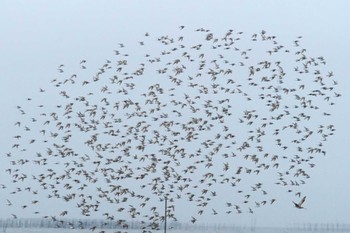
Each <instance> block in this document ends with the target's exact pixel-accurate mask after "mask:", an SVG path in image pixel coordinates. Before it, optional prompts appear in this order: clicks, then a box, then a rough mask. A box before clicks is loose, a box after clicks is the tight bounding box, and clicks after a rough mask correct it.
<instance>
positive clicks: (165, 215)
mask: <svg viewBox="0 0 350 233" xmlns="http://www.w3.org/2000/svg"><path fill="white" fill-rule="evenodd" d="M167 201H168V200H167V197H166V196H165V197H164V202H165V207H164V233H166V218H167V214H166V211H167V208H168V207H167V204H168V203H167Z"/></svg>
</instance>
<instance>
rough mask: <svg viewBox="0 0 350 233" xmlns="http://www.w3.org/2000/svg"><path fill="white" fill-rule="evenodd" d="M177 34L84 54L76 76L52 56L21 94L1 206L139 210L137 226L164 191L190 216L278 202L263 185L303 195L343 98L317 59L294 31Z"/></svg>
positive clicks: (59, 214) (153, 226)
mask: <svg viewBox="0 0 350 233" xmlns="http://www.w3.org/2000/svg"><path fill="white" fill-rule="evenodd" d="M176 33H177V35H163V36H158V37H154V36H153V33H151V34H149V33H145V34H144V37H143V38H142V39H141V40H138V42H137V43H136V44H135V45H128V44H126V43H120V44H119V46H118V50H114V53H113V58H109V59H108V60H106V61H105V62H103V64H101V65H100V67H98V68H97V69H96V70H93V71H89V69H88V68H87V67H86V66H85V64H88V61H86V60H84V59H83V60H81V61H80V62H79V65H80V68H79V70H78V71H76V72H74V73H73V74H67V72H68V71H67V70H69V69H68V68H67V67H68V65H65V66H64V65H60V66H59V67H58V73H57V77H55V78H54V79H53V80H52V81H51V82H50V84H51V86H50V87H48V86H46V87H45V89H42V88H40V89H39V92H38V96H37V97H36V96H32V97H31V98H25V99H26V100H27V102H26V105H25V106H23V107H22V106H18V108H17V110H18V113H19V116H18V119H16V121H15V122H16V123H15V129H14V131H15V132H14V136H11V138H12V140H13V144H12V145H10V147H11V148H10V150H11V151H9V152H8V153H7V154H6V159H7V160H8V162H9V165H8V168H7V170H6V174H7V175H8V176H9V180H10V181H12V184H11V185H6V186H4V185H3V186H2V189H3V190H9V193H10V194H9V195H10V197H9V199H8V200H7V201H6V205H7V207H8V208H12V207H15V206H21V207H22V208H23V209H22V211H24V212H25V211H31V213H33V210H31V209H32V208H35V210H34V211H35V212H34V213H35V215H36V216H37V215H43V217H44V218H49V219H52V221H55V222H57V223H58V226H62V223H63V222H64V221H68V223H67V224H68V225H70V226H72V227H73V226H74V224H72V223H70V222H69V220H67V219H69V217H71V212H74V211H72V210H73V209H74V208H76V209H77V210H79V212H80V214H81V215H82V217H93V216H95V215H99V216H102V217H103V218H105V220H106V221H116V222H117V223H118V225H119V226H120V227H122V228H124V229H126V228H127V227H128V224H127V221H126V220H125V219H131V220H132V219H138V220H140V221H142V224H143V225H142V226H143V228H144V230H145V232H146V231H147V230H157V229H160V224H161V223H162V222H163V221H164V216H162V214H161V213H163V211H164V210H163V205H162V204H163V203H162V202H163V201H164V197H167V200H168V201H169V203H170V205H168V208H167V209H166V210H165V211H166V212H167V216H168V218H169V219H171V220H173V221H177V219H178V218H177V216H180V215H181V212H183V211H186V212H189V213H190V214H191V216H192V217H190V219H188V221H190V222H192V223H195V222H197V221H200V217H201V215H203V214H205V213H206V214H210V215H215V216H217V215H218V216H220V215H221V214H232V213H237V214H246V213H249V214H254V213H256V212H257V211H258V210H257V208H263V207H264V206H267V205H276V204H277V205H278V204H279V201H278V196H277V194H276V193H274V191H273V190H269V187H271V186H272V185H276V186H280V187H282V188H283V189H285V190H286V194H285V195H288V196H289V198H290V199H292V198H293V197H294V196H295V195H297V196H300V195H302V194H301V193H302V192H301V191H300V190H301V188H300V187H301V186H302V185H304V184H306V183H307V179H309V178H310V175H309V169H313V168H314V167H315V160H314V158H316V157H317V156H319V155H325V154H326V149H325V147H324V145H325V143H326V141H328V139H329V138H330V137H331V136H333V135H334V133H335V130H336V128H335V126H334V125H333V124H331V122H330V119H331V113H330V112H331V109H332V107H333V105H334V103H335V102H336V99H337V98H339V97H341V94H340V93H338V91H337V90H336V87H337V84H338V83H337V82H336V81H335V80H334V79H333V78H334V74H333V72H331V71H329V69H328V68H327V67H325V64H326V62H325V59H324V58H323V57H313V56H311V55H309V54H307V52H306V49H304V48H302V38H297V39H296V40H295V39H292V40H291V43H290V44H287V45H285V44H280V43H279V42H278V41H277V38H276V36H274V35H269V34H268V33H267V32H266V31H265V30H262V31H261V32H259V33H254V34H253V35H246V34H245V33H243V32H240V31H237V32H236V31H235V30H233V29H229V30H228V31H227V32H225V33H223V34H220V35H218V34H215V33H214V32H212V31H211V30H209V29H204V28H199V29H196V30H194V31H193V30H192V31H191V29H189V28H187V27H185V26H180V27H179V30H178V32H176ZM176 33H175V34H176ZM185 35H191V38H190V40H188V41H187V40H186V37H185ZM238 41H239V43H238ZM240 43H245V44H244V46H242V48H240V46H239V45H240ZM147 47H148V49H147ZM256 47H259V48H260V49H261V50H264V51H263V52H262V53H261V52H259V51H255V50H254V49H253V48H256ZM150 48H151V49H150ZM247 48H248V49H247ZM128 49H130V50H128ZM135 51H137V54H134V53H133V52H135ZM142 53H143V54H144V56H140V54H142ZM287 64H288V66H289V65H290V67H288V66H287ZM66 68H67V69H66ZM63 69H65V70H63ZM82 69H83V70H84V71H83V70H82ZM86 72H90V74H88V75H86ZM49 94H50V95H49ZM52 95H56V96H55V98H52ZM29 99H30V100H29ZM44 99H45V101H44V102H42V101H43V100H44ZM47 101H52V102H51V103H50V104H47ZM55 101H57V102H55ZM33 109H34V110H33ZM325 119H327V120H325ZM310 122H313V123H312V124H311V123H310ZM29 167H30V169H28V168H29ZM22 192H25V195H27V196H33V199H27V198H25V199H23V198H18V196H17V195H20V194H21V193H22ZM227 193H230V195H227ZM34 197H35V199H34ZM39 198H41V199H45V198H47V199H50V202H52V201H54V200H55V199H57V200H58V201H60V202H59V203H61V204H60V208H64V209H60V210H57V211H56V210H54V208H52V209H51V208H45V204H44V203H47V202H45V201H40V202H39V201H37V200H40V199H39ZM305 198H306V197H304V198H303V199H302V200H301V201H300V202H299V203H295V202H293V203H294V205H295V207H296V208H299V209H302V208H304V207H303V206H302V205H303V203H304V202H305ZM283 199H285V198H283ZM33 200H34V201H33ZM62 201H63V203H62ZM175 202H185V203H186V206H188V208H187V209H186V210H181V209H177V206H176V205H175ZM40 205H42V207H44V208H42V211H37V210H39V209H40V208H39V207H40ZM106 206H108V208H107V209H106ZM214 208H215V209H214ZM17 215H18V216H19V214H17ZM17 215H15V214H12V216H13V217H14V218H17ZM197 219H198V220H197ZM62 221H63V222H62ZM75 227H76V228H83V227H84V226H83V225H82V224H80V225H79V226H75ZM89 228H90V229H92V230H94V229H96V226H90V227H89Z"/></svg>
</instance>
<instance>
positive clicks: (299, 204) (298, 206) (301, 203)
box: [293, 196, 306, 209]
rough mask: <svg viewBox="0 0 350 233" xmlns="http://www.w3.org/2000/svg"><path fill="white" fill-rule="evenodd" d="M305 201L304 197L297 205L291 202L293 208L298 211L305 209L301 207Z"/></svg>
mask: <svg viewBox="0 0 350 233" xmlns="http://www.w3.org/2000/svg"><path fill="white" fill-rule="evenodd" d="M305 199H306V196H304V197H303V198H302V199H301V200H300V202H299V203H295V202H294V201H293V203H294V206H295V207H296V208H298V209H305V208H304V207H303V206H302V205H303V204H304V202H305Z"/></svg>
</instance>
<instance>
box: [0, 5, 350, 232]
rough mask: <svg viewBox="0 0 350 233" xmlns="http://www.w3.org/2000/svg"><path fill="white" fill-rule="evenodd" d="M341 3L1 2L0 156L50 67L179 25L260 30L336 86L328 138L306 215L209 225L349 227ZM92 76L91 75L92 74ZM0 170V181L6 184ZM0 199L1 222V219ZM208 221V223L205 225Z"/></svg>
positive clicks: (93, 59)
mask: <svg viewBox="0 0 350 233" xmlns="http://www.w3.org/2000/svg"><path fill="white" fill-rule="evenodd" d="M349 10H350V2H349V1H346V0H343V1H340V0H335V1H322V0H321V1H320V0H310V1H295V0H293V1H289V0H288V1H268V0H264V1H236V0H234V1H155V0H152V1H45V2H44V1H36V0H35V1H16V0H15V1H0V35H1V37H0V70H1V73H0V93H1V98H0V103H1V106H2V107H1V111H0V117H1V123H0V130H1V134H0V154H1V155H4V154H5V153H6V152H7V151H8V150H9V147H10V145H11V143H12V139H13V138H12V137H13V133H12V130H13V128H14V118H15V117H16V116H17V115H18V113H17V111H16V106H17V105H23V104H24V103H25V99H26V98H27V97H28V96H35V95H36V94H35V93H37V92H38V91H39V88H41V87H43V88H45V87H47V86H49V85H50V81H51V80H52V79H53V78H55V77H56V76H57V67H58V66H59V65H60V64H65V65H66V66H69V65H73V64H78V63H79V62H80V61H81V60H82V59H86V60H87V61H88V63H89V64H96V68H97V67H99V65H101V64H103V62H105V60H106V59H113V50H115V49H117V48H118V43H127V42H130V41H135V42H137V41H139V38H140V39H141V38H143V36H144V34H145V32H149V33H151V34H157V35H167V34H171V33H172V32H173V31H176V30H178V27H179V26H180V25H185V26H186V28H193V30H194V29H196V28H201V27H203V28H208V29H211V30H216V31H227V30H228V29H231V28H232V29H234V30H237V31H243V32H245V33H248V34H252V33H256V32H260V31H261V30H266V31H267V32H269V33H270V34H273V35H276V36H277V37H278V38H279V39H278V40H279V41H283V42H286V41H293V40H294V38H296V37H297V36H303V39H302V41H303V46H304V47H305V48H306V49H307V50H308V53H310V54H313V55H315V56H324V57H325V58H326V60H327V67H329V69H330V70H332V71H333V72H334V75H335V79H337V80H338V81H339V86H338V92H340V93H342V98H340V99H338V100H337V105H336V106H335V107H334V112H333V116H332V121H333V123H334V124H335V126H336V128H337V131H336V135H335V136H334V137H332V138H331V139H330V140H329V141H328V142H327V145H326V149H327V152H328V153H327V156H326V157H324V158H322V159H319V160H318V161H317V165H316V167H315V168H314V169H313V170H312V172H311V179H309V180H308V184H307V185H305V186H303V187H302V189H303V193H305V194H306V195H307V207H306V208H307V209H306V210H298V209H295V208H291V206H292V205H291V203H290V201H289V200H288V202H286V203H281V202H279V203H278V205H275V206H271V207H266V208H262V209H259V211H257V212H256V213H254V215H248V214H244V215H228V216H225V215H223V216H222V218H221V217H220V218H216V219H215V220H212V221H214V222H227V223H238V224H240V223H241V224H250V223H251V221H252V219H256V221H257V224H258V225H262V226H285V225H289V224H293V223H299V222H316V223H328V222H338V223H347V224H350V220H349V218H348V216H350V201H349V198H348V197H349V193H350V184H349V182H348V181H349V178H350V169H349V167H350V157H349V152H350V146H349V138H350V137H349V136H350V135H349V132H350V128H349V125H348V121H347V120H348V116H349V110H348V100H349V94H348V93H349V92H348V90H349V85H350V81H349V78H348V77H349V75H350V71H349V61H348V58H349V57H350V47H349V45H348V43H349V41H350V33H349V30H348V28H349V26H350V18H349V16H348V14H349ZM92 70H93V69H92ZM6 165H7V164H3V163H2V164H1V165H0V168H1V170H0V183H4V184H6V180H3V177H5V176H4V175H3V174H4V169H5V168H6ZM3 192H5V193H6V192H7V191H1V199H0V206H1V208H0V217H8V216H9V215H10V213H9V212H8V211H7V210H6V198H5V199H4V198H3ZM210 218H211V217H210Z"/></svg>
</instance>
